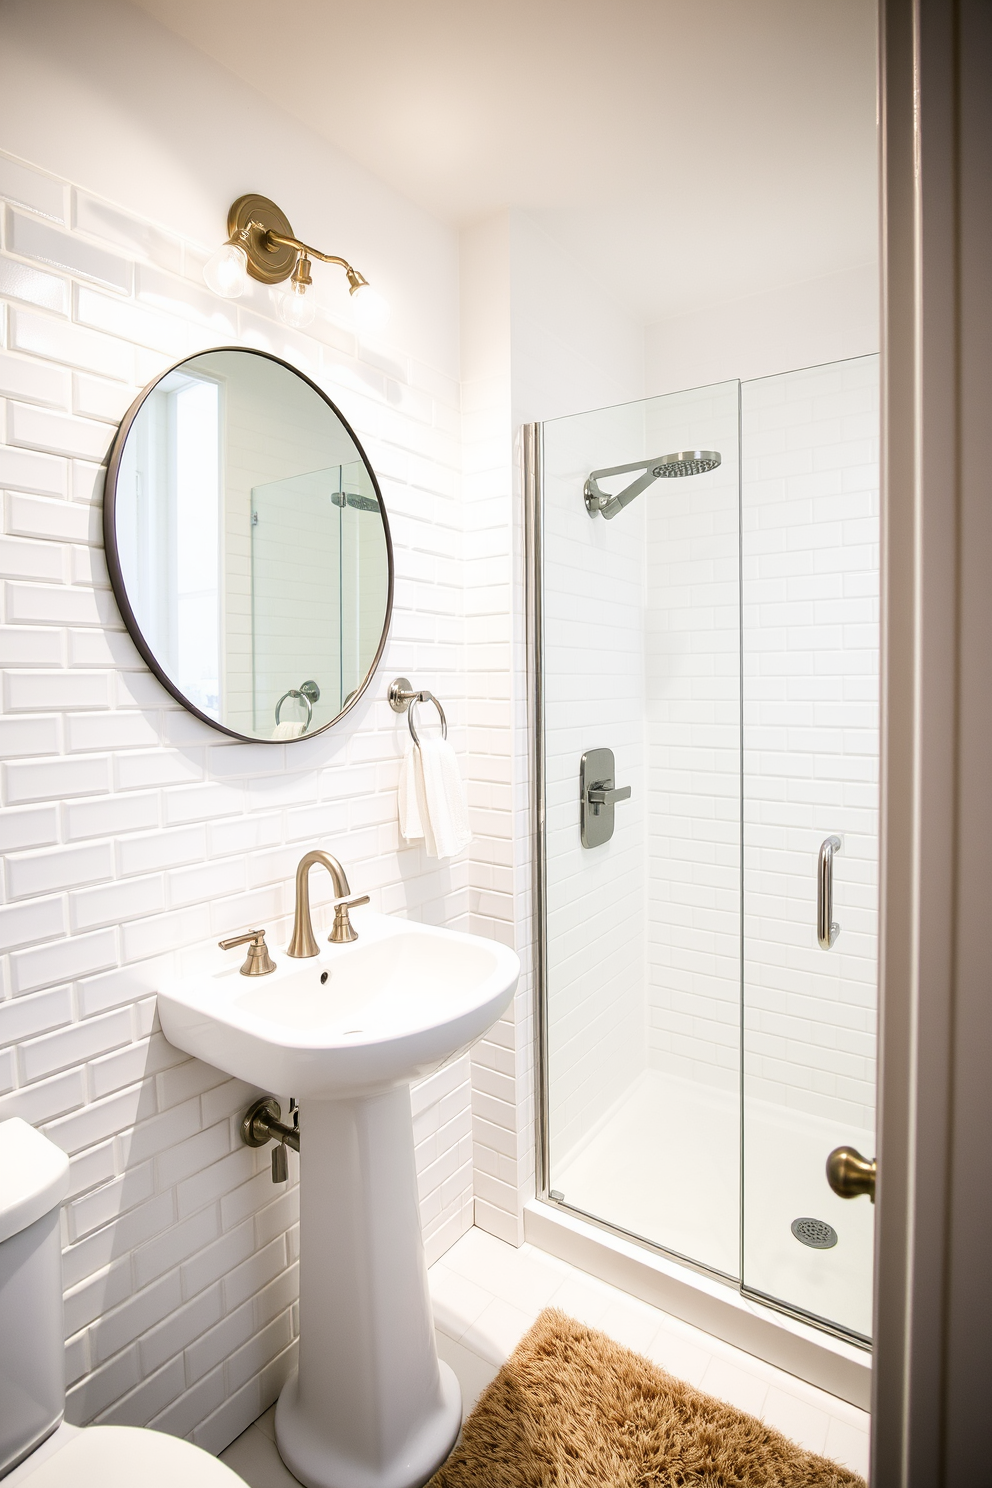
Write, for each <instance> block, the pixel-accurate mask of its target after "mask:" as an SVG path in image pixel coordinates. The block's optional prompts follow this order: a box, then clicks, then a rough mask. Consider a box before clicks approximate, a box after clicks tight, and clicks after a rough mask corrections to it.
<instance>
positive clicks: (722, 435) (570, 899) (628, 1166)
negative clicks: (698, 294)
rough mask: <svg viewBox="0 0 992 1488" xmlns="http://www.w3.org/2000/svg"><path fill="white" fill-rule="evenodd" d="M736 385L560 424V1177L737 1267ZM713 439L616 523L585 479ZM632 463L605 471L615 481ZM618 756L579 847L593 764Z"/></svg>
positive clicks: (560, 1189) (554, 515) (553, 650)
mask: <svg viewBox="0 0 992 1488" xmlns="http://www.w3.org/2000/svg"><path fill="white" fill-rule="evenodd" d="M738 430H739V384H738V383H737V382H736V381H734V382H728V383H721V384H718V385H716V386H713V387H707V388H701V389H695V390H692V391H689V392H680V393H674V394H670V395H668V396H665V397H660V398H652V399H646V400H643V401H641V402H638V403H633V404H626V405H623V406H620V407H616V408H608V409H601V410H597V411H596V412H593V413H588V414H581V415H577V416H574V417H569V418H563V419H557V420H553V421H550V422H548V423H546V424H545V425H544V426H543V437H544V458H543V493H544V510H543V523H544V539H543V542H544V573H543V584H544V591H543V597H544V694H543V697H544V724H545V811H546V882H547V896H546V897H547V905H546V908H547V929H546V959H547V989H546V990H547V1057H548V1082H547V1106H548V1109H547V1136H548V1163H549V1178H550V1183H549V1186H550V1189H551V1191H552V1192H553V1193H554V1194H555V1195H556V1196H559V1197H560V1198H561V1199H563V1201H564V1202H565V1204H567V1205H568V1206H569V1207H571V1208H574V1209H577V1210H579V1211H581V1212H583V1213H586V1214H589V1215H592V1216H594V1217H596V1218H598V1219H602V1220H605V1221H608V1222H609V1223H610V1224H612V1225H613V1226H615V1227H617V1228H620V1229H623V1230H626V1231H628V1232H630V1233H632V1234H634V1235H637V1236H640V1237H642V1238H644V1239H646V1240H649V1241H651V1242H653V1243H655V1244H657V1245H660V1246H662V1247H664V1248H665V1249H667V1250H670V1251H673V1252H675V1253H676V1254H679V1255H683V1256H685V1257H687V1258H689V1259H691V1260H693V1261H697V1262H701V1263H702V1264H704V1265H707V1266H710V1267H712V1268H714V1269H716V1270H718V1271H722V1272H724V1273H726V1274H727V1275H730V1276H734V1277H736V1276H737V1275H738V1269H739V1171H740V1157H739V1152H740V1147H739V1141H740V1132H739V1110H740V1097H739V1059H740V1054H739V1026H740V630H739V619H740V609H739V583H738V581H739V539H738V532H739V449H738V444H739V435H738ZM687 449H689V450H692V449H712V450H718V451H719V452H720V455H721V464H720V466H719V468H718V469H715V470H713V471H710V472H708V473H705V474H700V475H692V476H684V477H681V478H675V479H673V478H665V477H660V478H658V479H656V480H655V481H654V482H653V483H652V484H650V485H648V486H647V488H646V489H644V490H643V491H642V492H641V494H640V495H638V496H637V497H636V499H634V500H633V501H632V502H631V503H630V504H629V505H628V506H625V507H624V508H623V510H621V511H619V512H618V513H617V514H616V516H615V517H614V518H613V519H612V520H607V519H605V518H604V517H602V516H595V517H593V518H590V516H589V515H588V513H587V511H586V508H585V504H584V501H583V485H584V482H585V480H586V478H587V477H588V476H589V474H590V472H592V471H594V470H602V469H603V468H604V467H610V466H614V465H630V464H632V463H634V462H636V461H640V460H644V461H645V462H655V461H658V460H659V459H660V458H661V457H663V456H665V455H668V454H670V453H674V452H676V451H680V450H687ZM636 476H637V473H636V472H632V473H627V474H622V475H619V476H614V477H603V478H602V479H601V481H600V486H601V489H602V490H603V491H604V492H607V493H610V494H616V493H618V492H619V491H620V490H622V489H624V488H625V487H627V486H628V485H629V484H630V483H631V482H632V481H633V480H634V479H636ZM593 749H609V750H612V751H613V754H614V756H615V775H614V781H615V785H616V786H618V787H627V786H629V787H630V791H631V794H630V798H629V799H628V800H621V801H618V802H617V803H616V805H615V807H614V808H613V809H614V820H615V831H614V835H613V837H612V838H611V839H610V840H609V841H607V842H605V843H603V844H601V845H598V846H594V847H585V846H583V843H582V837H581V824H580V800H579V796H580V787H579V777H580V765H581V761H582V758H583V755H584V754H586V752H587V751H590V750H593Z"/></svg>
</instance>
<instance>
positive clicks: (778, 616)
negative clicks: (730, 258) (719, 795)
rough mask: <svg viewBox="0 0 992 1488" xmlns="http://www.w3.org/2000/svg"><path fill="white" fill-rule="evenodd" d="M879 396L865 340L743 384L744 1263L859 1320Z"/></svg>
mask: <svg viewBox="0 0 992 1488" xmlns="http://www.w3.org/2000/svg"><path fill="white" fill-rule="evenodd" d="M878 395H879V368H878V358H877V357H874V356H870V357H860V358H857V359H855V360H851V361H846V362H837V363H832V364H829V365H827V366H824V367H814V368H811V369H808V370H805V371H801V372H789V373H785V374H783V375H781V376H776V377H766V378H762V379H760V380H758V381H754V382H746V383H744V384H743V386H742V390H741V400H742V428H743V442H742V456H743V480H742V564H743V566H742V575H743V618H744V624H743V666H744V710H743V727H744V916H745V919H744V999H743V1008H744V1145H743V1170H744V1203H743V1231H744V1241H743V1268H744V1275H743V1282H744V1286H745V1288H746V1289H748V1290H749V1291H753V1292H756V1293H759V1294H762V1295H764V1296H766V1297H769V1298H773V1299H776V1300H777V1301H780V1302H784V1303H785V1304H787V1305H788V1306H789V1307H791V1308H794V1309H797V1310H799V1311H802V1312H805V1313H808V1314H810V1315H812V1316H814V1317H817V1318H820V1319H824V1320H826V1321H827V1322H829V1323H831V1324H834V1325H836V1326H839V1327H841V1328H843V1329H846V1330H848V1331H850V1332H852V1333H855V1334H858V1335H860V1336H862V1337H868V1336H869V1335H870V1333H871V1290H872V1220H873V1209H872V1205H871V1203H870V1202H869V1200H868V1199H867V1198H866V1197H862V1198H858V1199H849V1200H845V1199H840V1198H838V1197H837V1196H836V1195H835V1194H834V1193H833V1192H832V1191H831V1189H830V1188H829V1186H828V1184H827V1181H826V1176H825V1171H824V1169H825V1163H826V1158H827V1155H828V1153H829V1152H830V1151H831V1150H832V1149H833V1148H835V1147H838V1146H841V1145H850V1146H854V1147H857V1148H858V1149H859V1150H860V1151H861V1152H862V1153H863V1155H864V1156H866V1157H868V1158H872V1157H874V1155H875V1138H874V1091H875V1083H874V1030H875V1005H876V985H877V961H876V920H877V909H876V903H877V863H878V713H877V707H878V646H879V631H878V562H879V547H878V542H879V537H878V510H879V507H878V430H879V413H878V407H879V396H878ZM831 837H835V838H837V839H838V840H839V844H840V846H839V848H838V849H837V851H836V853H835V860H834V866H833V881H834V913H833V919H834V920H835V921H836V923H837V924H838V925H839V927H840V928H839V931H838V933H837V935H836V938H835V941H834V944H833V945H832V946H831V947H830V948H823V947H822V946H821V944H820V943H819V942H818V938H817V887H818V872H817V868H818V859H819V853H820V849H821V845H822V844H823V843H824V842H826V841H827V840H828V839H829V838H831ZM828 938H829V937H828Z"/></svg>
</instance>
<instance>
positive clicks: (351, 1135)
mask: <svg viewBox="0 0 992 1488" xmlns="http://www.w3.org/2000/svg"><path fill="white" fill-rule="evenodd" d="M300 1124H301V1138H300V1367H299V1373H298V1374H297V1375H295V1376H294V1377H293V1379H291V1380H290V1381H289V1383H288V1384H287V1385H286V1387H285V1389H284V1390H283V1392H282V1395H281V1396H280V1397H279V1404H278V1407H277V1409H276V1443H277V1445H278V1448H279V1453H280V1456H281V1457H282V1459H283V1461H284V1462H285V1463H286V1466H287V1467H288V1468H289V1470H290V1471H291V1472H292V1473H293V1474H294V1475H295V1476H296V1477H297V1478H299V1480H300V1482H301V1483H304V1484H305V1485H306V1488H420V1484H422V1483H425V1482H426V1481H427V1479H428V1478H429V1477H430V1476H431V1474H432V1473H433V1472H434V1470H435V1469H436V1468H437V1467H439V1466H440V1464H441V1463H442V1462H443V1461H444V1459H445V1457H446V1456H447V1454H448V1452H449V1451H450V1450H451V1448H452V1446H453V1445H454V1442H455V1438H456V1437H457V1435H458V1428H459V1425H460V1423H461V1393H460V1391H459V1388H458V1382H457V1380H456V1379H455V1376H454V1374H453V1373H452V1372H451V1370H450V1369H449V1368H448V1367H447V1366H446V1365H443V1364H440V1363H439V1361H438V1357H437V1348H436V1345H435V1342H434V1320H433V1316H432V1313H431V1304H430V1294H429V1292H428V1288H427V1266H426V1263H425V1260H424V1247H423V1240H422V1237H421V1230H420V1209H419V1202H418V1195H417V1172H416V1164H415V1160H414V1150H413V1120H412V1117H411V1114H410V1092H409V1088H408V1087H407V1086H405V1085H403V1086H399V1087H397V1088H394V1089H392V1090H388V1091H385V1092H384V1093H382V1094H380V1095H373V1096H367V1097H365V1098H363V1099H357V1100H338V1101H307V1102H306V1104H305V1106H304V1107H303V1109H302V1111H301V1123H300Z"/></svg>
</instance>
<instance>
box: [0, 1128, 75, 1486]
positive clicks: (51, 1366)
mask: <svg viewBox="0 0 992 1488" xmlns="http://www.w3.org/2000/svg"><path fill="white" fill-rule="evenodd" d="M68 1187H69V1159H68V1158H67V1157H66V1155H65V1153H64V1152H62V1151H61V1149H60V1148H58V1147H56V1146H55V1144H54V1143H53V1142H50V1141H49V1140H48V1138H47V1137H43V1136H42V1135H41V1133H40V1132H36V1131H35V1129H34V1127H33V1126H29V1125H28V1123H27V1122H26V1121H22V1120H21V1119H20V1117H18V1116H14V1117H12V1118H11V1119H10V1120H9V1121H0V1478H3V1477H4V1476H5V1474H7V1473H9V1472H10V1471H11V1470H12V1469H13V1468H15V1467H16V1466H17V1464H18V1463H19V1462H21V1461H23V1459H24V1458H25V1457H27V1456H28V1454H29V1453H31V1452H33V1451H34V1449H35V1447H37V1446H39V1445H40V1444H41V1443H42V1442H43V1441H44V1440H45V1438H46V1437H47V1436H50V1435H51V1433H52V1432H53V1431H54V1430H55V1428H56V1427H57V1426H58V1424H59V1422H60V1421H61V1420H62V1412H63V1410H64V1408H65V1345H64V1339H63V1326H62V1245H61V1240H60V1236H59V1205H60V1204H61V1202H62V1200H63V1198H64V1197H65V1194H66V1191H67V1189H68Z"/></svg>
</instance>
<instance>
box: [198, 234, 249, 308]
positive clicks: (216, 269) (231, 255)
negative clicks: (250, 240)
mask: <svg viewBox="0 0 992 1488" xmlns="http://www.w3.org/2000/svg"><path fill="white" fill-rule="evenodd" d="M203 277H204V279H205V280H206V281H207V285H208V286H209V288H210V289H212V290H213V292H214V294H216V295H220V296H221V298H222V299H225V300H236V299H238V297H239V296H240V295H243V294H244V292H245V289H246V287H247V284H248V255H247V253H246V252H245V250H244V249H243V248H241V247H239V246H238V244H237V243H223V244H222V245H221V246H220V247H219V248H218V249H217V252H216V253H212V254H211V255H210V257H209V258H208V259H207V261H206V263H205V264H204V265H203Z"/></svg>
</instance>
